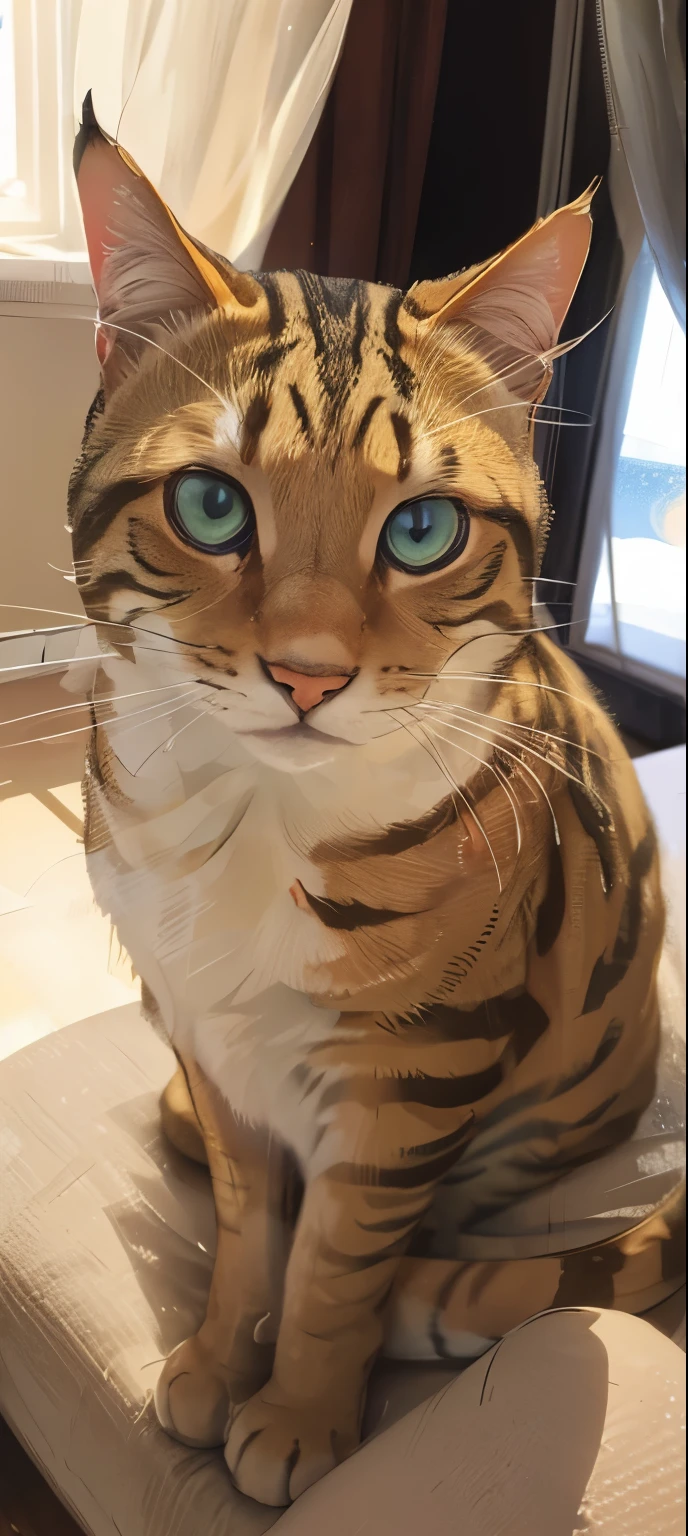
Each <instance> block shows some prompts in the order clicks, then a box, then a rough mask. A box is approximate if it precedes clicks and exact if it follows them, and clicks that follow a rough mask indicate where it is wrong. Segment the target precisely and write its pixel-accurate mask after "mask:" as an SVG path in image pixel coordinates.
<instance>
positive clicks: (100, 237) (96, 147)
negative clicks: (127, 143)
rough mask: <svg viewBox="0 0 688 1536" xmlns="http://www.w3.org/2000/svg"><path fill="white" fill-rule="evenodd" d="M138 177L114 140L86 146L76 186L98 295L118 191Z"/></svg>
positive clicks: (110, 241)
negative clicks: (126, 163)
mask: <svg viewBox="0 0 688 1536" xmlns="http://www.w3.org/2000/svg"><path fill="white" fill-rule="evenodd" d="M137 180H138V178H137V177H136V176H134V173H133V171H130V170H129V168H128V166H126V165H125V163H124V161H123V160H122V158H121V156H120V155H119V153H118V151H117V150H116V149H115V147H114V145H113V144H108V143H107V141H106V140H105V139H94V140H92V141H91V143H90V144H88V145H87V146H86V149H85V150H84V154H83V156H82V160H81V165H80V166H79V172H78V175H77V186H78V189H79V198H80V201H81V211H82V213H83V217H84V230H85V232H86V244H87V246H88V259H89V261H90V264H91V274H92V277H93V285H94V288H95V290H96V293H97V294H98V295H99V294H100V286H101V277H102V271H103V264H104V261H105V257H106V256H107V254H108V251H109V250H111V249H112V244H113V235H112V228H111V225H112V214H113V209H114V206H115V203H116V202H117V193H118V192H119V191H120V189H122V188H124V187H127V188H133V187H135V186H136V183H137ZM96 345H98V343H96ZM98 355H99V356H100V353H99V354H98Z"/></svg>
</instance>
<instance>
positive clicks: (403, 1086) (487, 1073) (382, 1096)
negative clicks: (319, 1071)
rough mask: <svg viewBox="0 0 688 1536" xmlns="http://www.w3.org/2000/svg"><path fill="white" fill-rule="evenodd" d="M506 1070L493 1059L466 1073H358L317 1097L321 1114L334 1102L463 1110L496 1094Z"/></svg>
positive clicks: (328, 1088)
mask: <svg viewBox="0 0 688 1536" xmlns="http://www.w3.org/2000/svg"><path fill="white" fill-rule="evenodd" d="M503 1076H504V1073H503V1069H502V1065H501V1062H499V1061H497V1062H493V1064H492V1066H491V1067H485V1068H484V1070H483V1071H482V1072H466V1073H464V1074H462V1075H460V1076H454V1077H451V1076H449V1077H435V1076H433V1075H432V1073H429V1072H418V1073H414V1074H413V1075H409V1076H403V1077H402V1076H401V1074H399V1073H394V1074H391V1073H390V1074H387V1075H386V1076H384V1077H373V1076H371V1075H367V1074H366V1075H363V1074H362V1073H361V1074H357V1075H355V1076H351V1077H341V1078H338V1079H337V1081H336V1082H334V1083H330V1084H329V1086H328V1087H327V1088H326V1089H325V1091H324V1093H323V1094H322V1097H321V1098H320V1099H319V1100H318V1113H321V1112H322V1111H323V1110H326V1109H329V1108H330V1107H331V1106H332V1105H333V1104H346V1103H349V1104H352V1103H353V1104H359V1105H361V1106H364V1107H365V1108H366V1109H380V1108H381V1107H382V1105H383V1104H422V1105H424V1106H425V1108H427V1109H461V1108H465V1106H466V1105H469V1104H473V1103H476V1102H477V1101H478V1100H479V1099H482V1098H485V1097H486V1095H487V1094H489V1093H493V1092H494V1090H495V1088H498V1087H499V1086H500V1083H501V1082H502V1079H503Z"/></svg>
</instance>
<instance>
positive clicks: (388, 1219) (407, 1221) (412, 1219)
mask: <svg viewBox="0 0 688 1536" xmlns="http://www.w3.org/2000/svg"><path fill="white" fill-rule="evenodd" d="M424 1214H425V1212H421V1215H424ZM418 1220H419V1217H418V1216H409V1214H408V1212H407V1211H405V1212H404V1214H403V1216H385V1217H384V1218H383V1220H382V1221H359V1220H358V1219H357V1218H356V1217H354V1222H355V1225H356V1226H357V1227H359V1228H360V1231H361V1232H397V1233H399V1232H408V1231H410V1229H411V1227H412V1226H414V1225H415V1223H416V1222H417V1221H418Z"/></svg>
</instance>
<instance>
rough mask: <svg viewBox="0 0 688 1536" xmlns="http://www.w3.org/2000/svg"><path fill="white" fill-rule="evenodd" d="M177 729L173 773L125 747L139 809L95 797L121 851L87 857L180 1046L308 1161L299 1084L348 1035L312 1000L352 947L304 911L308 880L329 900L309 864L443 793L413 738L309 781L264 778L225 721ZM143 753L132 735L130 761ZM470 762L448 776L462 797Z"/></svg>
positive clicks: (105, 904) (125, 770) (384, 743)
mask: <svg viewBox="0 0 688 1536" xmlns="http://www.w3.org/2000/svg"><path fill="white" fill-rule="evenodd" d="M181 718H182V723H183V722H184V714H183V712H182V715H181ZM178 719H179V716H177V719H176V720H175V722H174V729H175V730H177V731H179V739H178V740H177V739H176V737H175V742H174V745H173V749H172V751H171V752H167V753H166V756H165V757H164V759H162V755H161V752H160V749H159V748H158V747H157V746H156V748H155V751H156V753H157V758H154V757H153V756H152V755H151V752H150V751H149V743H148V742H147V741H146V740H145V739H142V733H141V732H140V731H139V732H138V733H137V735H138V738H139V739H138V741H137V742H136V762H134V760H133V759H132V760H131V761H127V762H126V763H125V761H124V757H125V754H124V751H123V745H122V737H121V735H118V736H117V739H116V743H115V749H116V752H117V761H118V762H119V763H120V764H121V767H122V777H123V783H122V788H123V790H124V792H125V794H126V795H127V796H128V800H129V803H128V804H127V803H124V804H123V805H120V806H117V805H114V804H113V803H112V800H111V799H109V798H106V797H105V796H104V795H102V793H101V792H100V791H97V790H94V794H96V795H97V796H98V797H99V798H100V802H101V808H102V811H103V813H104V815H105V817H106V820H107V822H108V825H109V830H110V835H111V841H110V843H109V844H108V845H107V846H106V847H104V848H103V849H102V850H101V851H99V852H96V853H93V854H90V855H89V871H90V875H91V880H92V883H93V887H94V892H95V895H96V899H97V900H98V902H99V905H100V906H101V908H102V909H103V910H104V911H107V912H109V913H110V914H111V916H112V918H113V920H114V923H115V925H116V927H117V931H118V934H119V937H120V939H121V941H122V943H123V944H124V946H125V947H126V949H127V950H128V952H129V953H130V955H131V958H132V961H133V963H134V966H135V967H136V969H137V971H138V972H139V974H140V975H141V976H142V977H143V978H144V979H145V981H146V983H147V985H148V987H149V988H150V990H151V992H152V993H153V995H154V997H155V999H156V1002H157V1004H158V1006H159V1008H160V1011H161V1014H162V1018H163V1022H164V1024H165V1028H166V1030H167V1032H168V1034H169V1036H170V1039H171V1040H172V1042H173V1044H174V1045H175V1046H176V1047H177V1048H178V1049H180V1050H185V1051H188V1052H190V1053H191V1054H193V1055H194V1057H195V1058H196V1059H197V1060H198V1061H199V1063H200V1065H201V1066H202V1067H203V1068H204V1070H205V1071H206V1072H207V1073H208V1075H209V1076H210V1078H211V1079H212V1081H213V1082H215V1083H216V1085H217V1087H218V1088H220V1090H221V1091H222V1093H223V1094H224V1095H225V1096H226V1098H227V1099H228V1100H229V1102H230V1103H231V1104H232V1106H233V1108H234V1109H235V1110H236V1112H237V1113H239V1114H242V1115H245V1116H247V1117H248V1118H250V1119H251V1120H252V1121H255V1122H258V1123H264V1124H267V1125H269V1126H271V1127H272V1128H273V1129H274V1131H275V1132H276V1133H277V1134H279V1135H280V1136H281V1137H282V1138H283V1139H284V1140H286V1141H287V1142H288V1143H289V1144H291V1145H292V1146H294V1149H295V1150H296V1151H297V1153H298V1154H299V1155H300V1156H305V1155H306V1153H307V1149H308V1145H309V1143H310V1142H311V1139H312V1133H313V1127H312V1126H310V1125H309V1124H308V1119H307V1115H304V1112H303V1110H301V1111H300V1112H299V1113H298V1114H296V1113H295V1105H294V1104H293V1103H291V1100H290V1094H291V1093H292V1089H291V1088H290V1086H289V1085H290V1083H294V1088H293V1092H294V1093H296V1092H297V1086H296V1082H295V1077H297V1076H298V1074H294V1068H295V1067H297V1066H299V1065H302V1064H303V1063H304V1061H305V1059H306V1058H307V1056H308V1054H309V1051H310V1050H311V1048H312V1047H313V1045H314V1044H316V1043H317V1042H319V1041H322V1040H325V1039H327V1038H328V1037H329V1035H330V1033H331V1031H332V1029H333V1027H334V1026H335V1024H336V1023H337V1019H338V1017H339V1015H338V1014H337V1013H335V1012H333V1011H332V1010H331V1008H325V1007H318V1006H317V1005H316V1004H315V1003H313V1002H312V1001H311V997H313V996H315V995H316V994H317V985H316V986H315V987H314V985H313V976H314V974H316V975H317V973H318V969H319V968H320V970H321V971H322V974H323V977H324V978H325V979H324V981H323V987H322V990H323V993H327V992H328V991H329V987H328V986H327V981H326V978H327V972H328V964H329V963H331V962H333V961H335V960H337V959H338V958H339V956H340V955H341V953H342V952H343V945H342V940H341V937H340V936H339V935H338V934H337V932H336V931H333V930H329V929H326V928H325V927H324V925H322V924H321V923H320V922H318V920H317V919H316V918H315V917H314V916H313V915H312V914H311V913H309V912H308V911H303V910H301V909H300V908H298V907H297V906H296V905H295V902H294V900H293V898H292V896H291V894H290V887H292V885H293V883H294V881H295V880H296V879H299V880H301V882H302V883H303V885H304V886H305V887H306V889H307V890H309V891H310V892H311V893H312V894H314V895H324V894H325V891H324V888H323V885H322V880H321V876H320V874H319V871H318V868H317V866H316V864H315V863H314V862H312V861H311V860H309V858H308V849H309V848H312V847H314V846H315V844H316V843H317V842H318V841H321V840H329V839H330V838H331V837H332V836H333V835H337V834H338V835H341V834H342V832H347V831H348V832H356V833H360V832H361V831H373V830H379V829H380V828H382V827H385V826H388V825H389V824H390V822H393V821H406V820H409V819H412V818H413V817H415V816H419V815H421V814H423V812H425V811H427V810H428V809H429V808H430V807H431V806H434V805H435V804H437V802H438V801H439V800H440V799H441V798H442V797H443V796H444V795H446V793H447V788H448V784H447V779H446V778H445V777H444V776H443V775H442V774H441V772H440V771H439V770H438V767H437V763H436V761H435V760H434V758H433V757H432V756H430V755H429V754H428V753H427V752H425V751H424V750H423V748H422V746H420V745H418V743H417V742H415V741H414V740H413V739H412V738H410V737H409V735H408V734H407V733H406V732H399V733H394V734H393V735H388V736H385V737H384V738H381V739H378V740H375V741H371V742H369V743H367V744H366V745H365V746H359V747H352V748H345V749H343V750H336V751H333V752H332V754H331V755H330V756H329V758H328V759H327V760H326V761H325V762H323V763H322V764H319V765H318V766H316V767H314V768H313V770H312V771H309V772H306V773H300V774H299V773H296V774H292V773H286V772H280V771H278V770H277V769H276V768H273V767H268V766H266V765H265V764H264V763H260V762H257V761H256V760H255V758H252V757H251V756H250V755H249V754H248V752H247V751H246V750H244V749H243V748H242V747H241V746H240V745H239V746H237V744H236V740H235V741H234V742H230V745H229V747H228V745H227V733H226V728H224V729H223V726H222V723H221V722H219V721H217V720H215V719H208V720H207V721H205V720H204V721H203V722H199V725H198V726H197V727H196V728H195V729H194V731H192V732H186V731H182V730H179V725H178ZM170 730H171V727H170V725H169V724H168V723H167V722H165V721H164V719H158V720H156V721H155V725H154V731H155V734H156V737H161V739H162V740H163V741H164V740H165V735H164V732H165V731H167V737H168V738H169V736H170ZM218 733H219V734H218ZM145 734H146V733H145V732H144V733H143V736H144V737H145ZM133 742H134V738H133V734H132V736H131V737H130V747H131V750H133ZM473 761H474V760H473V759H471V760H470V761H469V760H466V763H465V765H462V764H460V763H458V762H457V763H455V764H452V769H451V779H450V783H451V780H452V779H453V781H454V782H455V783H456V782H457V781H460V779H461V777H463V776H464V773H465V772H466V771H468V772H470V769H471V766H472V765H473ZM139 762H140V764H141V766H142V768H143V772H141V771H140V769H139V766H138V764H139ZM149 763H150V764H152V763H156V764H157V766H156V770H155V774H154V775H153V774H151V773H150V772H149V771H148V769H147V768H146V767H145V766H144V765H146V764H149ZM462 767H463V772H462ZM306 973H307V975H308V978H309V986H308V993H309V994H310V995H307V993H306V991H305V988H304V977H305V974H306ZM338 1028H339V1029H341V1028H342V1026H341V1024H340V1025H339V1026H338ZM298 1092H299V1096H300V1097H302V1092H303V1090H302V1088H301V1089H300V1090H298Z"/></svg>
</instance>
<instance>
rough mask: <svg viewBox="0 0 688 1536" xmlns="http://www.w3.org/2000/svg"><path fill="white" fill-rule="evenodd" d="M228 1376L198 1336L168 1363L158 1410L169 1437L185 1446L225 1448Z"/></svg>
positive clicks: (157, 1391) (160, 1384) (158, 1395)
mask: <svg viewBox="0 0 688 1536" xmlns="http://www.w3.org/2000/svg"><path fill="white" fill-rule="evenodd" d="M229 1406H230V1403H229V1380H228V1373H227V1371H226V1370H225V1369H223V1367H222V1366H221V1365H220V1364H219V1363H218V1361H217V1360H216V1359H215V1357H214V1356H213V1354H212V1353H211V1351H210V1350H209V1349H208V1348H207V1347H206V1346H205V1345H204V1344H203V1342H202V1340H201V1339H200V1338H199V1336H198V1334H196V1335H195V1337H194V1338H191V1339H185V1340H184V1343H183V1344H180V1345H178V1347H177V1349H175V1350H174V1352H173V1353H172V1354H171V1355H170V1356H169V1359H167V1360H166V1361H165V1364H164V1366H163V1369H162V1371H161V1373H160V1377H159V1379H158V1384H157V1387H156V1389H155V1411H156V1413H157V1416H158V1421H159V1423H160V1424H161V1426H162V1428H163V1429H165V1430H166V1431H167V1433H168V1435H173V1436H174V1438H175V1440H181V1441H183V1443H184V1445H193V1446H202V1445H223V1444H224V1439H225V1434H226V1431H227V1420H228V1418H229Z"/></svg>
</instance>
